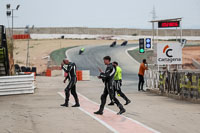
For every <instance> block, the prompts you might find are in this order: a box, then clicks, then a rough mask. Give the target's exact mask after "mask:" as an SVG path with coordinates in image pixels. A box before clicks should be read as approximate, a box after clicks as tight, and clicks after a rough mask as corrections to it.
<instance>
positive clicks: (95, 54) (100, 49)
mask: <svg viewBox="0 0 200 133" xmlns="http://www.w3.org/2000/svg"><path fill="white" fill-rule="evenodd" d="M136 46H137V45H136V44H129V45H127V46H125V47H122V46H116V47H114V48H110V47H109V45H103V46H102V45H101V46H82V47H84V48H85V52H84V53H83V54H82V55H79V54H78V53H79V50H80V48H82V47H76V48H72V49H70V50H68V51H67V52H66V56H67V57H68V58H69V59H70V60H71V61H72V62H75V63H76V65H77V68H78V69H79V70H90V73H91V76H98V75H99V72H98V67H100V68H101V69H103V70H105V65H104V63H103V57H104V56H106V55H109V56H111V58H112V61H117V62H118V63H119V66H120V67H121V68H122V71H123V81H125V82H127V84H129V86H130V85H131V86H132V88H134V89H136V88H137V87H136V86H137V81H138V75H137V73H138V69H139V65H138V63H136V61H134V60H133V59H132V58H131V57H130V56H128V55H127V53H126V50H127V49H130V48H134V47H136ZM133 86H134V87H133Z"/></svg>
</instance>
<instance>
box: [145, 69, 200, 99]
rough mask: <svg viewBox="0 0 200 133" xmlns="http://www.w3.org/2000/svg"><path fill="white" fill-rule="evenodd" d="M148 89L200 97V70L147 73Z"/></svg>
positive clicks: (186, 96) (182, 95)
mask: <svg viewBox="0 0 200 133" xmlns="http://www.w3.org/2000/svg"><path fill="white" fill-rule="evenodd" d="M146 85H147V88H148V89H156V88H157V89H158V90H159V91H160V92H162V93H166V94H174V95H179V96H181V97H184V98H195V99H199V98H200V72H199V71H183V70H182V71H157V70H149V71H147V73H146Z"/></svg>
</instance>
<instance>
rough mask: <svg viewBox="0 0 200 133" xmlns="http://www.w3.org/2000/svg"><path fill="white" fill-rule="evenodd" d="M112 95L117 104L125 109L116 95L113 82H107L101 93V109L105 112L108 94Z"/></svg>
mask: <svg viewBox="0 0 200 133" xmlns="http://www.w3.org/2000/svg"><path fill="white" fill-rule="evenodd" d="M108 95H109V96H110V98H111V100H112V101H113V102H114V103H116V104H117V106H118V108H119V109H123V106H122V104H121V103H120V102H119V100H118V99H117V98H116V97H115V94H114V89H113V83H109V82H105V88H104V92H103V94H102V95H101V105H100V109H99V111H101V112H103V110H104V107H105V104H106V98H107V96H108Z"/></svg>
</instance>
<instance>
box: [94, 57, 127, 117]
mask: <svg viewBox="0 0 200 133" xmlns="http://www.w3.org/2000/svg"><path fill="white" fill-rule="evenodd" d="M103 59H104V64H105V65H107V68H106V71H105V72H103V71H102V70H101V69H99V71H100V76H98V78H99V79H102V80H103V82H104V84H105V88H104V92H103V94H102V95H101V105H100V108H99V110H98V111H97V112H94V114H97V115H102V114H103V110H104V106H105V104H106V98H107V96H108V94H109V96H110V98H111V100H113V101H114V103H116V104H117V106H118V108H119V109H120V111H119V113H117V114H118V115H120V114H123V113H124V112H126V110H125V109H124V107H123V106H122V104H121V103H120V102H119V100H118V99H117V98H116V97H115V95H114V89H113V83H114V76H115V72H116V69H115V67H114V66H113V65H112V63H110V61H111V57H110V56H105V57H104V58H103Z"/></svg>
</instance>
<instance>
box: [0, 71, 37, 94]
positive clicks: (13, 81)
mask: <svg viewBox="0 0 200 133" xmlns="http://www.w3.org/2000/svg"><path fill="white" fill-rule="evenodd" d="M34 89H35V83H34V74H31V75H19V76H3V77H0V96H1V95H13V94H32V93H34Z"/></svg>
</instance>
